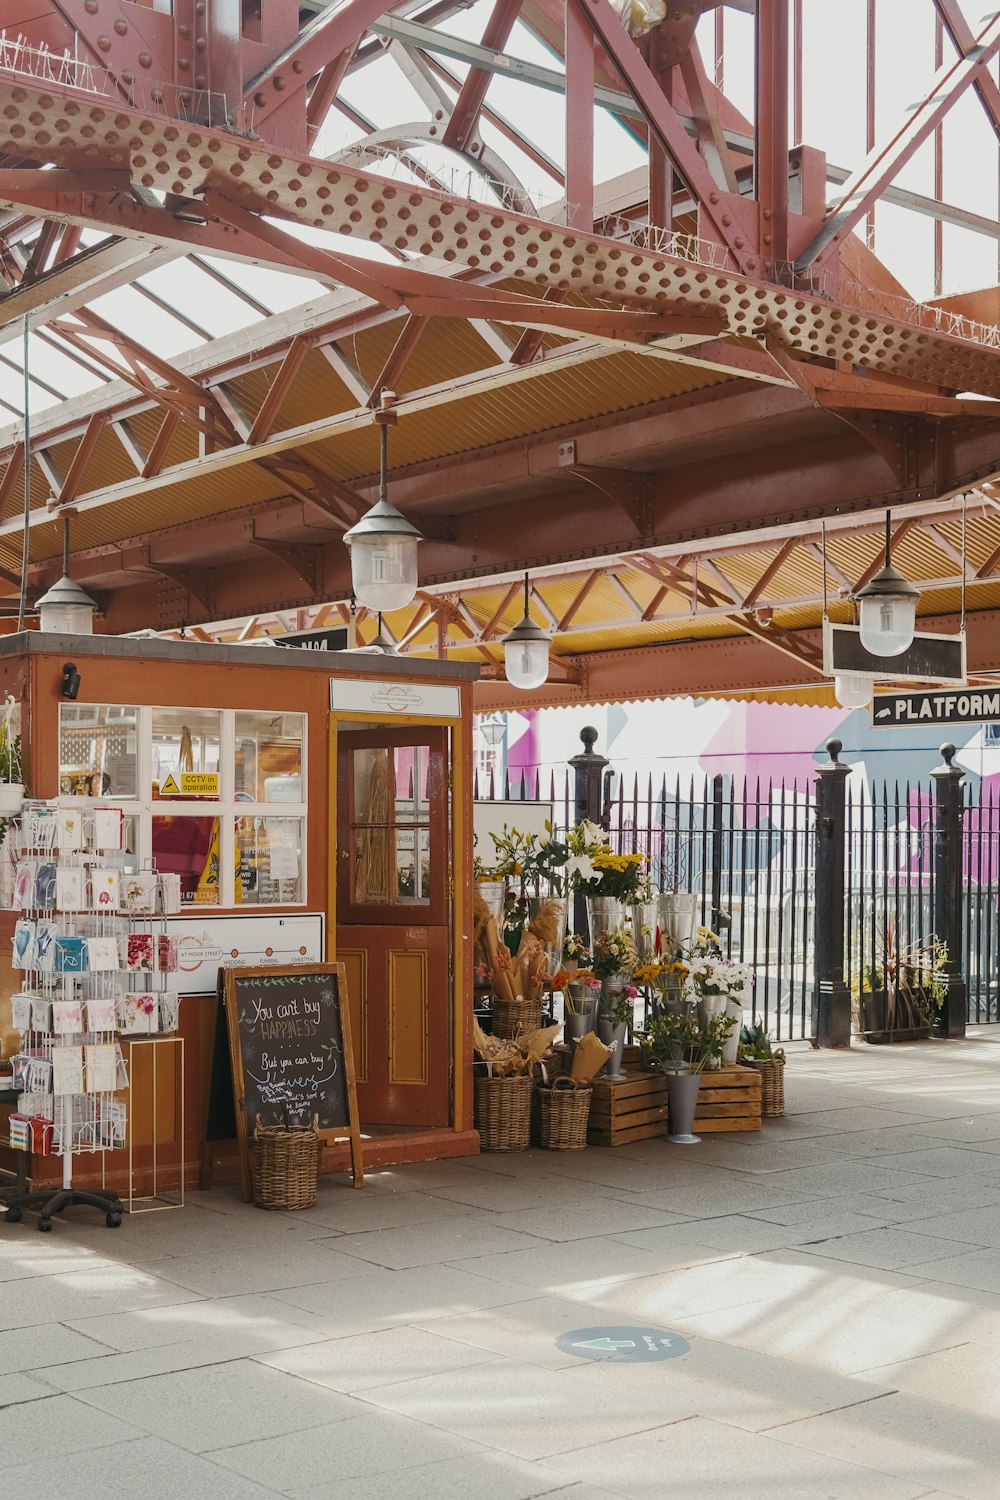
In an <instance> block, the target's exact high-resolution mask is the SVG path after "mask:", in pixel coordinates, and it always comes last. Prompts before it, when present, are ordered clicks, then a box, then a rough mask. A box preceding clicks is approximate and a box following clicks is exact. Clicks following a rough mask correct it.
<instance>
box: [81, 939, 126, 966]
mask: <svg viewBox="0 0 1000 1500" xmlns="http://www.w3.org/2000/svg"><path fill="white" fill-rule="evenodd" d="M118 966H119V955H118V942H117V939H116V938H113V937H92V938H87V968H88V969H89V970H90V971H91V972H101V971H106V970H108V969H117V968H118Z"/></svg>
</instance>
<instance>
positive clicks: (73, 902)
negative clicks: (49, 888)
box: [56, 865, 87, 911]
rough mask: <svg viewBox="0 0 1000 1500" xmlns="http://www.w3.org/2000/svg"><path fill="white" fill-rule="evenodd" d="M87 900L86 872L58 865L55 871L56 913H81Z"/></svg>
mask: <svg viewBox="0 0 1000 1500" xmlns="http://www.w3.org/2000/svg"><path fill="white" fill-rule="evenodd" d="M86 898H87V872H86V871H85V870H82V869H79V868H76V867H74V866H72V865H60V866H59V868H58V870H57V871H56V908H57V910H58V911H82V909H83V907H84V906H85V905H86Z"/></svg>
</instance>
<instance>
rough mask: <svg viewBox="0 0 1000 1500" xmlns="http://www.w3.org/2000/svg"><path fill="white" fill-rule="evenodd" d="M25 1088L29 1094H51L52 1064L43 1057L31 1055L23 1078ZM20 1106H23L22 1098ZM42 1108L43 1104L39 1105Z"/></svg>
mask: <svg viewBox="0 0 1000 1500" xmlns="http://www.w3.org/2000/svg"><path fill="white" fill-rule="evenodd" d="M25 1088H26V1090H27V1092H28V1093H29V1094H51V1093H52V1064H51V1063H50V1062H47V1061H46V1059H45V1058H44V1057H32V1058H31V1059H29V1062H28V1073H27V1078H26V1079H25ZM20 1104H21V1108H22V1109H23V1108H24V1100H23V1099H22V1100H20ZM39 1108H40V1109H44V1108H45V1106H44V1105H40V1106H39Z"/></svg>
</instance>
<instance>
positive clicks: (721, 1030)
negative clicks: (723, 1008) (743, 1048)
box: [638, 1007, 736, 1073]
mask: <svg viewBox="0 0 1000 1500" xmlns="http://www.w3.org/2000/svg"><path fill="white" fill-rule="evenodd" d="M735 1025H736V1020H735V1018H734V1017H733V1016H727V1015H725V1014H723V1015H717V1016H710V1017H709V1018H708V1020H707V1021H705V1022H704V1023H702V1022H700V1021H699V1019H698V1015H697V1012H696V1011H695V1010H694V1009H693V1008H692V1007H686V1008H685V1009H684V1010H683V1011H681V1012H679V1013H678V1012H674V1011H666V1012H662V1013H661V1014H660V1015H657V1016H653V1017H652V1019H651V1020H650V1022H649V1025H648V1026H647V1028H646V1030H645V1031H641V1032H639V1033H638V1042H639V1045H640V1047H641V1048H642V1050H643V1052H644V1053H645V1055H646V1057H647V1058H648V1060H649V1062H650V1063H651V1064H652V1065H653V1066H654V1067H657V1068H661V1069H662V1070H663V1071H664V1072H670V1071H671V1070H672V1069H677V1068H678V1067H682V1066H685V1065H686V1067H687V1069H688V1071H689V1072H691V1073H701V1072H703V1071H704V1070H705V1068H706V1067H708V1066H709V1064H710V1063H712V1062H713V1061H716V1062H717V1061H721V1058H722V1055H723V1052H724V1050H725V1046H726V1041H727V1039H728V1037H729V1034H730V1032H731V1031H732V1030H733V1027H734V1026H735Z"/></svg>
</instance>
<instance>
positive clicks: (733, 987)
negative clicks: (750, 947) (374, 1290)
mask: <svg viewBox="0 0 1000 1500" xmlns="http://www.w3.org/2000/svg"><path fill="white" fill-rule="evenodd" d="M687 988H688V993H689V994H690V995H691V996H692V997H693V998H695V999H698V1000H706V999H710V998H721V999H722V1000H735V1001H737V1002H738V1003H739V1004H740V1005H745V1004H746V1002H747V999H748V997H749V993H750V988H751V973H750V970H749V969H748V968H747V966H746V964H738V963H737V962H736V961H735V959H732V958H717V957H716V956H715V955H714V954H695V955H694V957H693V958H692V959H691V961H690V963H689V964H688V975H687Z"/></svg>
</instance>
